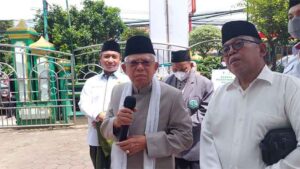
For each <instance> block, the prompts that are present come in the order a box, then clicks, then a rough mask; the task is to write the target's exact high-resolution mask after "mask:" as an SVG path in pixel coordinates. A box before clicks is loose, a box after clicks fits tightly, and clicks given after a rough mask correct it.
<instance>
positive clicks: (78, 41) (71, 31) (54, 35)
mask: <svg viewBox="0 0 300 169" xmlns="http://www.w3.org/2000/svg"><path fill="white" fill-rule="evenodd" d="M69 13H70V19H71V25H72V26H71V27H69V26H68V13H67V11H65V10H63V9H62V7H60V6H56V5H53V6H52V7H51V8H50V9H49V11H48V36H49V41H50V42H52V43H54V45H55V47H56V48H57V50H60V51H68V52H69V51H71V45H72V43H73V48H74V49H75V48H77V47H82V46H87V45H92V44H99V43H102V42H103V41H105V40H107V39H110V38H116V37H119V36H120V34H121V33H122V32H123V29H124V27H125V25H124V23H123V22H122V20H121V18H120V10H119V9H118V8H113V7H108V6H105V4H104V1H102V0H96V1H93V0H84V2H83V9H82V10H78V9H77V8H75V7H71V8H70V11H69ZM35 21H36V22H37V25H36V26H35V30H36V31H38V32H43V26H44V25H43V24H44V23H43V15H42V13H41V11H39V12H38V13H37V15H36V18H35Z"/></svg>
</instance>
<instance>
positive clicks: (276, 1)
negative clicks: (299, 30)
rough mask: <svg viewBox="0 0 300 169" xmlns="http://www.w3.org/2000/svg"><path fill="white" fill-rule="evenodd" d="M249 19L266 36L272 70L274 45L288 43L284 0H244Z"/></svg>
mask: <svg viewBox="0 0 300 169" xmlns="http://www.w3.org/2000/svg"><path fill="white" fill-rule="evenodd" d="M242 5H244V6H245V7H246V10H247V12H248V14H249V19H250V21H251V22H252V23H254V24H255V25H256V26H257V28H258V30H259V31H260V32H262V33H263V34H264V35H265V36H266V41H267V43H268V45H269V47H270V51H271V52H270V53H271V54H270V55H271V61H272V70H275V68H276V57H275V47H276V45H287V44H288V37H289V34H288V31H287V23H288V17H287V11H288V9H287V6H288V1H286V0H244V2H243V3H242Z"/></svg>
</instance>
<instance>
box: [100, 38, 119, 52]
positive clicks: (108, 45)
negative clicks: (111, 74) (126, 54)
mask: <svg viewBox="0 0 300 169" xmlns="http://www.w3.org/2000/svg"><path fill="white" fill-rule="evenodd" d="M105 51H115V52H118V53H121V50H120V45H119V44H118V43H117V42H116V41H115V40H108V41H106V42H104V44H103V46H102V49H101V52H105Z"/></svg>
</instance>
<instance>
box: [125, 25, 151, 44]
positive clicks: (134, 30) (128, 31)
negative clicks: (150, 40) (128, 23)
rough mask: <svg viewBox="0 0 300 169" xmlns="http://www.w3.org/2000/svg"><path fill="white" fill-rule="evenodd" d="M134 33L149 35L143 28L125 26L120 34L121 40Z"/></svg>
mask: <svg viewBox="0 0 300 169" xmlns="http://www.w3.org/2000/svg"><path fill="white" fill-rule="evenodd" d="M135 35H143V36H147V37H149V33H148V32H147V31H146V30H145V29H141V28H134V27H126V29H125V30H124V32H123V33H122V34H121V38H120V39H121V41H126V40H127V39H129V38H130V37H132V36H135Z"/></svg>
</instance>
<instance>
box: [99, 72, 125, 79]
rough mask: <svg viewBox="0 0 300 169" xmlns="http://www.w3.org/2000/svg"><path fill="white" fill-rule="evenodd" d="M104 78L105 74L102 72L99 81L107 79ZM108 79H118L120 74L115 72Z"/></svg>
mask: <svg viewBox="0 0 300 169" xmlns="http://www.w3.org/2000/svg"><path fill="white" fill-rule="evenodd" d="M106 77H107V75H106V74H105V73H104V71H103V72H102V73H101V74H100V78H101V79H107V78H106ZM110 77H113V78H116V79H119V78H120V77H121V73H120V72H118V71H115V72H114V73H112V74H111V75H110Z"/></svg>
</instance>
